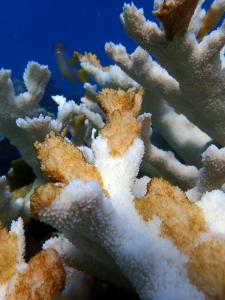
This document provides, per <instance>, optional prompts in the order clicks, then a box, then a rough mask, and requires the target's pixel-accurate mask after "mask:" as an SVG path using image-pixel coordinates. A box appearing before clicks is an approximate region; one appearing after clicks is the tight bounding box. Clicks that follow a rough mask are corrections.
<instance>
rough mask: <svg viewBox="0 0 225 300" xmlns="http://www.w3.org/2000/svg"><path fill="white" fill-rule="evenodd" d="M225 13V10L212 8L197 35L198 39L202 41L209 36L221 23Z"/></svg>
mask: <svg viewBox="0 0 225 300" xmlns="http://www.w3.org/2000/svg"><path fill="white" fill-rule="evenodd" d="M223 13H224V9H221V8H220V7H219V9H217V8H215V7H213V6H211V7H210V8H209V10H208V12H207V14H206V16H205V17H204V20H203V23H202V25H201V27H200V29H199V32H198V34H197V39H199V40H201V39H202V38H203V37H204V36H205V35H206V34H208V33H209V32H210V31H211V30H212V29H213V28H214V27H215V26H216V24H217V23H218V22H219V20H220V19H221V18H222V16H223Z"/></svg>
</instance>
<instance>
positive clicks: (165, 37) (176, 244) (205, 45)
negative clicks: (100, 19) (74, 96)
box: [0, 0, 225, 300]
mask: <svg viewBox="0 0 225 300" xmlns="http://www.w3.org/2000/svg"><path fill="white" fill-rule="evenodd" d="M202 3H203V1H198V0H168V1H161V0H156V1H155V3H154V12H153V13H154V15H155V16H156V17H157V18H158V20H159V21H160V25H156V23H154V22H150V21H147V20H146V19H145V17H144V12H143V10H142V9H137V8H136V7H135V6H134V5H133V4H125V5H124V7H123V12H122V14H121V16H120V17H121V21H122V24H123V27H124V29H125V31H126V32H127V33H128V35H129V36H130V37H131V38H132V39H133V40H134V41H135V42H136V43H137V44H138V47H137V49H136V50H135V51H134V52H133V53H132V54H128V53H127V51H126V48H125V47H123V46H122V45H115V44H113V43H112V42H110V43H107V44H106V46H105V49H106V53H107V54H108V55H109V56H110V57H111V58H112V59H113V60H114V62H115V63H116V64H115V65H110V66H107V67H102V66H101V64H100V62H99V60H98V59H97V57H96V56H95V55H93V54H91V53H85V54H83V55H82V54H79V53H75V54H74V55H75V56H76V57H77V58H79V60H80V63H81V66H82V69H83V70H84V71H85V72H86V74H88V76H89V77H92V78H93V79H94V80H95V81H96V85H91V84H90V83H86V84H85V85H84V89H85V95H84V97H83V98H82V99H81V103H80V104H79V105H78V104H76V103H75V102H74V101H72V100H70V101H67V99H65V98H64V97H63V96H60V95H56V96H53V97H52V98H53V100H54V101H55V102H56V103H57V104H58V114H57V117H56V118H54V117H52V116H50V115H39V114H38V108H39V102H40V100H41V99H42V96H43V94H44V92H45V87H46V85H47V83H48V80H49V78H50V72H49V70H48V68H47V67H46V66H42V65H39V64H38V63H35V62H29V63H28V65H27V68H26V70H25V73H24V77H23V78H24V83H25V86H26V89H27V91H26V92H24V93H21V94H19V95H16V94H15V92H14V88H13V84H12V81H11V79H10V75H11V72H10V71H9V70H1V72H0V99H1V104H0V132H1V134H3V135H4V136H5V137H7V138H8V139H9V140H10V142H11V143H12V144H13V145H14V146H16V147H17V149H18V150H19V152H20V154H21V157H22V159H23V161H24V162H25V163H26V164H27V165H29V166H30V167H31V168H32V170H33V173H34V174H35V180H34V181H33V182H31V183H30V184H29V185H24V186H23V185H21V186H20V187H19V188H17V189H12V187H11V186H10V182H9V180H7V179H8V178H11V177H10V176H7V177H6V176H3V177H1V182H0V195H1V202H0V206H1V210H0V220H1V231H0V299H1V300H14V299H18V300H53V299H56V298H55V297H58V298H57V299H72V300H73V299H74V298H72V296H70V295H71V294H70V291H69V290H70V289H72V286H73V284H75V282H76V280H77V272H78V270H79V271H83V272H85V273H86V274H88V275H90V276H93V277H95V278H99V279H102V280H104V281H107V282H110V283H113V284H115V285H118V286H120V287H124V288H127V289H130V290H133V291H136V292H137V294H138V295H139V297H140V299H143V300H151V299H154V300H159V299H160V300H164V299H165V300H169V299H170V300H190V299H196V300H197V299H221V300H223V299H225V187H224V183H225V148H223V146H225V59H224V52H223V50H224V49H223V47H224V44H225V23H223V24H222V25H221V26H220V27H218V28H217V29H215V30H213V29H214V27H215V26H217V24H220V23H221V22H220V19H221V16H222V14H223V12H224V10H225V1H224V0H215V1H214V2H213V3H212V5H211V7H210V8H209V10H208V11H205V10H204V9H203V8H202ZM151 55H153V56H154V60H153V58H152V57H151ZM153 136H154V139H153ZM162 139H163V140H164V141H165V142H167V145H169V146H167V148H169V151H168V149H166V150H165V147H164V149H163V147H161V148H160V147H159V143H160V142H159V141H161V140H162ZM153 140H154V143H153ZM164 144H165V143H164ZM215 144H216V145H217V146H216V145H215ZM13 172H15V170H11V173H13ZM11 176H12V174H11ZM25 176H26V174H25ZM31 219H37V220H39V221H41V222H44V223H46V224H49V225H51V226H53V228H55V229H56V230H57V233H56V234H55V236H53V237H51V238H50V239H48V240H46V241H45V243H44V245H43V250H41V251H40V252H38V253H37V254H36V255H34V256H33V257H31V259H30V260H29V261H28V262H25V259H24V255H25V237H24V226H26V224H28V223H29V222H30V220H31ZM26 261H27V260H26Z"/></svg>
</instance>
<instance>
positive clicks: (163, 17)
mask: <svg viewBox="0 0 225 300" xmlns="http://www.w3.org/2000/svg"><path fill="white" fill-rule="evenodd" d="M198 2H199V0H175V1H172V0H166V1H164V2H163V4H162V5H161V7H160V9H159V10H157V11H155V12H154V15H155V16H156V17H157V18H158V19H159V20H160V21H161V22H162V24H163V27H164V30H165V33H166V37H167V39H168V40H172V39H173V38H174V37H175V36H181V35H183V34H185V33H186V32H187V29H188V26H189V23H190V21H191V18H192V16H193V14H194V11H195V9H196V6H197V4H198Z"/></svg>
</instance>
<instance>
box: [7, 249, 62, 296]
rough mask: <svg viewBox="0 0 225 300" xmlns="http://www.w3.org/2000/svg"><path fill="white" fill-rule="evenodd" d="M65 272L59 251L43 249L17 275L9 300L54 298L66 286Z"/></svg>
mask: <svg viewBox="0 0 225 300" xmlns="http://www.w3.org/2000/svg"><path fill="white" fill-rule="evenodd" d="M64 280H65V273H64V269H63V266H62V263H61V260H60V258H59V256H58V254H57V252H56V251H55V250H53V249H49V250H46V251H41V252H39V253H38V254H37V255H35V256H34V257H33V258H32V259H31V260H30V262H29V264H28V267H27V268H26V270H25V271H24V272H21V273H19V274H18V276H17V281H16V284H15V287H14V289H13V291H12V293H11V294H10V296H9V297H8V300H52V299H54V296H56V294H58V293H59V291H60V290H61V289H62V288H63V286H64Z"/></svg>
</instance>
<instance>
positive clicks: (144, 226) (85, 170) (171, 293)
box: [31, 89, 225, 300]
mask: <svg viewBox="0 0 225 300" xmlns="http://www.w3.org/2000/svg"><path fill="white" fill-rule="evenodd" d="M109 95H110V97H109ZM140 96H141V91H140V90H136V91H134V90H129V91H128V92H127V93H126V92H123V91H121V90H119V91H113V90H108V89H107V90H103V91H102V93H101V94H100V95H99V96H98V98H99V101H100V103H101V105H102V108H103V110H104V111H105V113H106V125H105V127H104V128H103V129H101V130H100V132H99V135H98V136H97V137H96V138H95V139H94V140H93V142H92V145H91V148H92V151H93V153H92V156H91V159H90V160H89V162H88V161H86V160H85V158H84V157H83V156H82V154H81V152H80V151H79V149H78V148H75V147H74V146H73V145H72V144H71V143H70V142H69V141H67V140H66V139H64V138H63V137H60V136H56V135H55V134H54V133H51V134H50V135H48V136H47V138H46V140H45V141H44V142H43V143H37V144H36V148H37V155H38V158H39V160H40V163H41V169H42V171H43V172H44V174H45V175H46V176H47V177H49V179H51V181H52V182H49V183H46V184H45V185H43V186H40V187H39V188H38V189H37V190H36V191H35V193H34V194H33V196H32V200H31V211H32V214H33V216H35V217H36V218H39V219H40V220H42V221H44V222H46V223H48V224H51V225H53V226H54V227H55V228H57V229H58V230H59V231H61V232H63V234H64V236H65V238H67V239H68V240H69V241H70V243H69V242H68V241H67V240H64V238H63V240H62V241H61V242H60V240H54V241H50V242H49V244H50V245H52V247H53V248H55V249H57V248H58V251H59V252H60V254H61V256H62V258H63V259H64V261H68V260H69V261H70V262H71V263H72V261H74V262H73V264H74V267H76V266H77V264H79V263H80V265H79V267H80V268H82V263H83V264H84V265H83V268H84V269H86V270H87V264H85V262H87V260H89V259H90V258H91V260H90V265H89V267H90V272H92V273H93V269H92V268H93V266H94V265H95V266H96V268H97V271H96V270H95V269H96V268H94V270H95V275H96V276H99V277H101V272H100V271H99V270H98V269H99V268H105V272H106V278H108V279H109V280H111V281H112V280H113V278H111V279H110V277H108V271H109V270H108V269H109V266H110V268H112V270H113V271H111V275H112V274H118V272H119V274H120V273H121V275H120V276H121V278H123V277H125V278H127V280H128V282H130V284H131V285H132V286H133V287H134V288H135V289H136V291H137V292H138V294H139V296H140V297H141V298H142V299H184V300H185V299H206V298H208V299H213V298H214V297H218V299H223V297H224V293H223V289H222V287H223V285H224V279H222V278H223V276H222V274H223V272H224V264H223V262H224V258H223V257H224V255H223V254H224V252H225V244H224V240H223V239H222V240H221V239H220V236H221V235H220V234H221V232H222V229H221V228H222V226H223V221H222V219H223V212H220V210H221V209H222V210H223V207H224V205H223V201H224V197H223V192H222V191H219V193H220V194H221V196H220V199H218V201H217V202H216V203H215V204H213V203H212V202H210V200H212V198H213V197H215V196H216V195H212V197H211V199H209V197H202V198H201V199H200V201H199V202H197V203H196V204H193V203H191V202H190V200H189V199H188V198H187V196H186V195H185V194H184V193H183V192H182V191H181V190H180V189H179V188H177V187H173V186H171V185H170V184H169V183H168V182H166V181H164V180H162V179H151V180H149V178H142V179H138V178H137V175H138V172H139V168H140V164H141V161H142V159H143V155H144V151H145V143H144V140H143V136H142V130H143V128H144V120H145V118H143V116H141V117H139V116H138V112H139V111H140V102H139V101H140V99H141V98H140ZM109 99H111V100H110V101H108V100H109ZM118 128H120V131H118ZM124 136H125V137H126V139H124ZM121 141H123V143H122V142H121ZM90 151H91V150H90ZM208 151H210V150H208ZM87 157H89V155H87ZM138 181H141V182H142V183H140V185H139V187H137V182H138ZM211 193H212V192H211ZM215 194H216V193H215ZM210 208H212V213H210ZM215 216H217V218H216V217H215ZM59 242H60V245H61V246H59ZM71 243H72V244H73V245H72V244H71ZM60 247H62V248H60ZM81 253H86V257H85V258H84V257H83V256H82V255H81ZM199 253H201V255H199ZM76 256H77V257H76ZM209 257H211V258H210V259H209ZM115 264H116V265H117V266H119V269H118V268H117V267H115ZM105 266H106V267H105ZM107 266H108V267H107ZM200 266H201V267H200ZM114 272H115V273H114ZM116 277H117V280H119V275H116ZM120 280H121V279H120ZM119 284H121V285H124V281H123V280H121V281H120V282H119Z"/></svg>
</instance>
